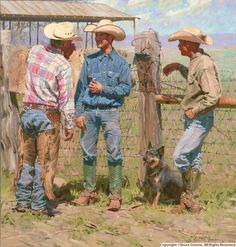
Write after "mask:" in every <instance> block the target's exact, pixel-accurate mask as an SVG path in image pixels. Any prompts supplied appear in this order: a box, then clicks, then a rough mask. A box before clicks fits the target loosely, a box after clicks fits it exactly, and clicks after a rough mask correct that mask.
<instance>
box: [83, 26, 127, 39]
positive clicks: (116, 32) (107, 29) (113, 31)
mask: <svg viewBox="0 0 236 247" xmlns="http://www.w3.org/2000/svg"><path fill="white" fill-rule="evenodd" d="M84 31H85V32H93V33H99V32H101V33H108V34H110V35H112V36H113V37H114V40H116V41H122V40H124V39H125V37H126V35H125V31H124V30H123V29H122V28H121V27H119V26H116V25H114V24H107V25H102V26H97V25H95V24H89V25H87V26H86V27H85V28H84Z"/></svg>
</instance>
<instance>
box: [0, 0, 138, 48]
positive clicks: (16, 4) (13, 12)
mask: <svg viewBox="0 0 236 247" xmlns="http://www.w3.org/2000/svg"><path fill="white" fill-rule="evenodd" d="M0 8H1V27H2V29H3V30H4V29H11V26H12V22H17V24H16V25H18V26H20V22H28V23H29V43H30V45H31V25H32V23H36V26H37V42H38V29H39V22H60V21H70V22H75V23H77V25H79V23H86V24H88V23H93V22H98V21H100V20H101V19H105V18H107V19H110V20H112V21H132V22H133V27H134V32H135V19H136V17H134V16H130V15H128V14H126V13H124V12H122V11H120V10H117V9H114V8H112V7H110V6H108V5H106V4H103V3H91V2H75V1H73V2H72V1H50V0H49V1H10V0H2V1H1V2H0ZM86 44H87V36H86Z"/></svg>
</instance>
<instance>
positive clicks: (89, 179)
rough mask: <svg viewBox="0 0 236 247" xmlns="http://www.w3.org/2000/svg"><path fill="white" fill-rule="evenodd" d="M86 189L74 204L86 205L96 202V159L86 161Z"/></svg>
mask: <svg viewBox="0 0 236 247" xmlns="http://www.w3.org/2000/svg"><path fill="white" fill-rule="evenodd" d="M83 170H84V190H83V191H82V193H81V194H80V196H79V198H77V199H75V200H74V201H73V203H74V204H76V205H79V206H85V205H89V204H94V203H95V202H96V192H95V190H96V160H93V161H84V165H83Z"/></svg>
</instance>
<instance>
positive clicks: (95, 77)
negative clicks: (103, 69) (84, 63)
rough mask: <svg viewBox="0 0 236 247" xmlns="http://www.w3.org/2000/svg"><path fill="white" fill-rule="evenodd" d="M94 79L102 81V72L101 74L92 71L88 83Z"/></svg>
mask: <svg viewBox="0 0 236 247" xmlns="http://www.w3.org/2000/svg"><path fill="white" fill-rule="evenodd" d="M92 80H94V81H98V82H100V81H101V74H100V73H90V74H89V75H88V84H89V83H90V82H91V81H92Z"/></svg>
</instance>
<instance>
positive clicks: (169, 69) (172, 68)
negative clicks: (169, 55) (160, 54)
mask: <svg viewBox="0 0 236 247" xmlns="http://www.w3.org/2000/svg"><path fill="white" fill-rule="evenodd" d="M179 65H180V64H179V63H170V64H167V65H166V66H165V67H164V68H163V70H162V71H163V73H164V74H165V75H166V76H168V75H169V74H171V73H172V72H173V71H175V70H178V66H179Z"/></svg>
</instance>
